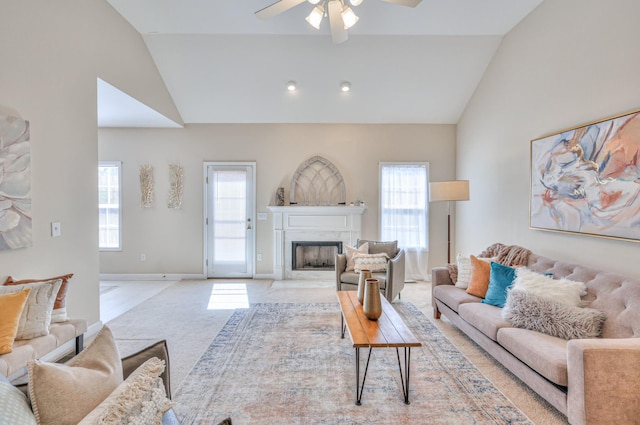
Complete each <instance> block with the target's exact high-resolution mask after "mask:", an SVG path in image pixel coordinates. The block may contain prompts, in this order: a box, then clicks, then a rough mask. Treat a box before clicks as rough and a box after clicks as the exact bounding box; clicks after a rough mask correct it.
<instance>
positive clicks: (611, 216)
mask: <svg viewBox="0 0 640 425" xmlns="http://www.w3.org/2000/svg"><path fill="white" fill-rule="evenodd" d="M529 205H530V227H531V228H532V229H541V230H551V231H560V232H571V233H578V234H585V235H591V236H600V237H607V238H616V239H625V240H632V241H640V110H637V111H633V112H630V113H626V114H623V115H618V116H615V117H611V118H606V119H603V120H601V121H596V122H593V123H589V124H586V125H582V126H579V127H574V128H571V129H568V130H565V131H563V132H560V133H556V134H551V135H548V136H544V137H541V138H539V139H534V140H532V141H531V192H530V200H529Z"/></svg>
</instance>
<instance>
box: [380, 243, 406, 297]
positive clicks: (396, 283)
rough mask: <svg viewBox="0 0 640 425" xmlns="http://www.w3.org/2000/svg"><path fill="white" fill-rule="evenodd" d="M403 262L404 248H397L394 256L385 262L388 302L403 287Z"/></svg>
mask: <svg viewBox="0 0 640 425" xmlns="http://www.w3.org/2000/svg"><path fill="white" fill-rule="evenodd" d="M404 263H405V253H404V249H400V250H398V253H397V254H396V256H395V257H393V258H392V259H390V260H389V261H388V262H387V276H386V280H387V288H386V291H385V292H386V297H387V300H388V301H389V302H391V301H393V300H394V299H395V298H396V296H397V295H398V294H399V293H400V291H402V289H403V288H404V269H405V264H404Z"/></svg>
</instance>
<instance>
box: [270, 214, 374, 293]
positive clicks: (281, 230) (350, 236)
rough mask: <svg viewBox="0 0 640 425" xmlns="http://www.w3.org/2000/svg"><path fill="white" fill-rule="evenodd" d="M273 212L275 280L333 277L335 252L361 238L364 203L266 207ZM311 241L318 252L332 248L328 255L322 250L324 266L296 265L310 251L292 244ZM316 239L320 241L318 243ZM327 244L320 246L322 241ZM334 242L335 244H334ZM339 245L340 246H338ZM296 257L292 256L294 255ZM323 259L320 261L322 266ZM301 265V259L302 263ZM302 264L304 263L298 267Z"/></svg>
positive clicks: (273, 277)
mask: <svg viewBox="0 0 640 425" xmlns="http://www.w3.org/2000/svg"><path fill="white" fill-rule="evenodd" d="M268 208H269V210H270V211H271V212H272V213H273V240H274V252H275V255H274V258H273V275H272V276H269V277H271V278H272V279H275V280H289V279H300V280H330V279H335V272H334V268H335V267H334V265H333V262H334V261H335V254H337V253H338V252H343V251H342V249H343V248H342V247H344V245H345V244H348V245H355V243H356V241H357V240H358V238H360V229H361V218H362V213H363V212H364V211H365V209H366V207H364V206H357V207H355V206H354V207H351V206H345V205H341V206H300V205H296V206H289V205H286V206H269V207H268ZM311 241H312V242H313V244H314V245H316V246H319V248H318V254H320V251H324V250H325V249H326V250H328V249H331V250H332V252H331V254H328V253H325V252H323V253H322V255H321V256H322V258H325V259H326V260H327V261H324V262H326V263H329V261H330V263H331V265H328V264H326V265H325V266H324V268H320V267H315V266H314V267H308V268H298V269H297V270H296V265H297V264H298V257H300V256H301V255H302V257H303V258H304V257H306V256H307V255H311V254H310V253H303V254H300V252H298V253H296V254H294V253H295V252H296V251H300V249H295V248H294V245H293V243H294V242H297V243H300V242H303V243H307V242H311ZM318 242H320V243H321V244H320V245H319V244H318ZM327 242H328V243H330V244H331V245H330V246H322V244H324V243H327ZM336 245H337V247H336ZM341 246H342V247H341ZM294 255H295V256H296V259H295V260H294V259H293V256H294ZM322 262H323V261H320V265H322V264H321V263H322ZM303 264H304V262H303ZM300 267H304V266H300Z"/></svg>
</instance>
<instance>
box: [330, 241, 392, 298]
mask: <svg viewBox="0 0 640 425" xmlns="http://www.w3.org/2000/svg"><path fill="white" fill-rule="evenodd" d="M363 242H367V241H359V244H360V243H363ZM368 242H369V243H370V247H371V246H372V245H371V243H373V244H375V242H372V241H368ZM370 252H371V248H370ZM346 268H347V254H337V255H336V267H335V269H336V290H338V291H355V290H357V289H358V279H359V277H360V275H359V273H356V272H355V271H346ZM372 277H373V278H375V279H378V282H379V283H380V292H382V294H383V295H384V297H385V298H386V299H387V300H388V301H389V302H391V301H393V300H394V299H395V298H396V296H397V297H400V291H402V289H403V288H404V250H403V249H398V250H397V251H396V253H395V256H393V258H391V259H390V260H389V261H388V262H387V271H386V272H385V273H372Z"/></svg>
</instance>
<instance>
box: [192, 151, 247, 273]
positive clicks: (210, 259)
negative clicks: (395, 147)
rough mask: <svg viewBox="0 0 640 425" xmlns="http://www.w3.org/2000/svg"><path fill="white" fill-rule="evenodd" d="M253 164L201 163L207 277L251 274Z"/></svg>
mask: <svg viewBox="0 0 640 425" xmlns="http://www.w3.org/2000/svg"><path fill="white" fill-rule="evenodd" d="M255 166H256V164H255V162H251V163H249V162H243V163H239V162H220V163H214V162H211V163H205V174H206V182H205V187H206V190H205V205H206V211H205V214H206V217H205V229H206V232H205V233H206V235H205V237H206V239H205V240H206V246H205V258H206V264H205V268H206V271H207V277H227V278H228V277H253V253H254V251H255V250H254V244H255Z"/></svg>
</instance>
